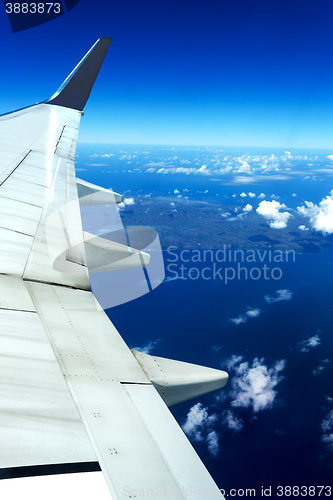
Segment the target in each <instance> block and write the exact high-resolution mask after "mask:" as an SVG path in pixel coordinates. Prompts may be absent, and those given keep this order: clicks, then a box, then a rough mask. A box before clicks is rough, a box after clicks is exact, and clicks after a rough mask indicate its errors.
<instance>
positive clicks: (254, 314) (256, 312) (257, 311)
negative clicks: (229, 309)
mask: <svg viewBox="0 0 333 500" xmlns="http://www.w3.org/2000/svg"><path fill="white" fill-rule="evenodd" d="M260 313H261V310H260V309H249V310H248V311H246V313H245V314H246V316H248V317H249V318H256V317H257V316H259V314H260Z"/></svg>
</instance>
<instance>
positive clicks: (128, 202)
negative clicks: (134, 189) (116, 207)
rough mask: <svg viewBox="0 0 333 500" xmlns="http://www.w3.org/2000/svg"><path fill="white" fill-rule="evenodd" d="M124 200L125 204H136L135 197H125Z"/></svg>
mask: <svg viewBox="0 0 333 500" xmlns="http://www.w3.org/2000/svg"><path fill="white" fill-rule="evenodd" d="M123 201H124V203H125V205H134V204H135V201H134V198H124V200H123Z"/></svg>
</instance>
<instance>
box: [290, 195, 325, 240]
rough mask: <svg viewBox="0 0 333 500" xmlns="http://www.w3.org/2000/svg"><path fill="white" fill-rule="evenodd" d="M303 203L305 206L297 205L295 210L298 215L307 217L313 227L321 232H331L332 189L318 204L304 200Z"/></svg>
mask: <svg viewBox="0 0 333 500" xmlns="http://www.w3.org/2000/svg"><path fill="white" fill-rule="evenodd" d="M305 205H306V207H304V206H303V207H297V211H298V213H299V214H300V215H304V216H305V217H309V219H310V224H311V226H312V227H313V229H315V230H316V231H321V232H322V233H329V234H331V233H333V189H332V191H331V192H330V195H329V196H326V198H323V199H322V201H321V202H320V203H319V205H316V204H314V203H312V202H311V201H306V202H305Z"/></svg>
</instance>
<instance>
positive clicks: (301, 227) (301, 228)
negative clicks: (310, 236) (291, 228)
mask: <svg viewBox="0 0 333 500" xmlns="http://www.w3.org/2000/svg"><path fill="white" fill-rule="evenodd" d="M298 229H300V230H301V231H309V228H308V227H306V226H304V225H303V224H301V225H300V226H298Z"/></svg>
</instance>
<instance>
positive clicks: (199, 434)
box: [182, 403, 218, 455]
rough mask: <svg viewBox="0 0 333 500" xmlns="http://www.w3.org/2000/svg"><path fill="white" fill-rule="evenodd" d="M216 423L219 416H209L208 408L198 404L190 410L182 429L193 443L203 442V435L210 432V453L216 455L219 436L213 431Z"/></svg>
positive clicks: (207, 440) (207, 437) (207, 438)
mask: <svg viewBox="0 0 333 500" xmlns="http://www.w3.org/2000/svg"><path fill="white" fill-rule="evenodd" d="M216 421H217V415H216V414H215V413H213V414H212V415H209V414H208V408H204V407H203V406H202V404H201V403H197V404H195V405H194V406H192V408H190V411H189V412H188V414H187V418H186V421H185V423H184V424H183V425H182V429H183V431H184V432H185V434H187V435H188V437H189V438H190V439H192V440H193V441H203V440H204V436H203V433H207V432H208V435H207V436H206V442H207V444H208V451H209V452H210V453H211V454H212V455H214V454H215V453H217V451H218V435H217V433H216V432H215V433H214V434H212V432H214V431H211V426H212V424H213V423H214V422H216ZM209 436H210V437H209Z"/></svg>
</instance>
